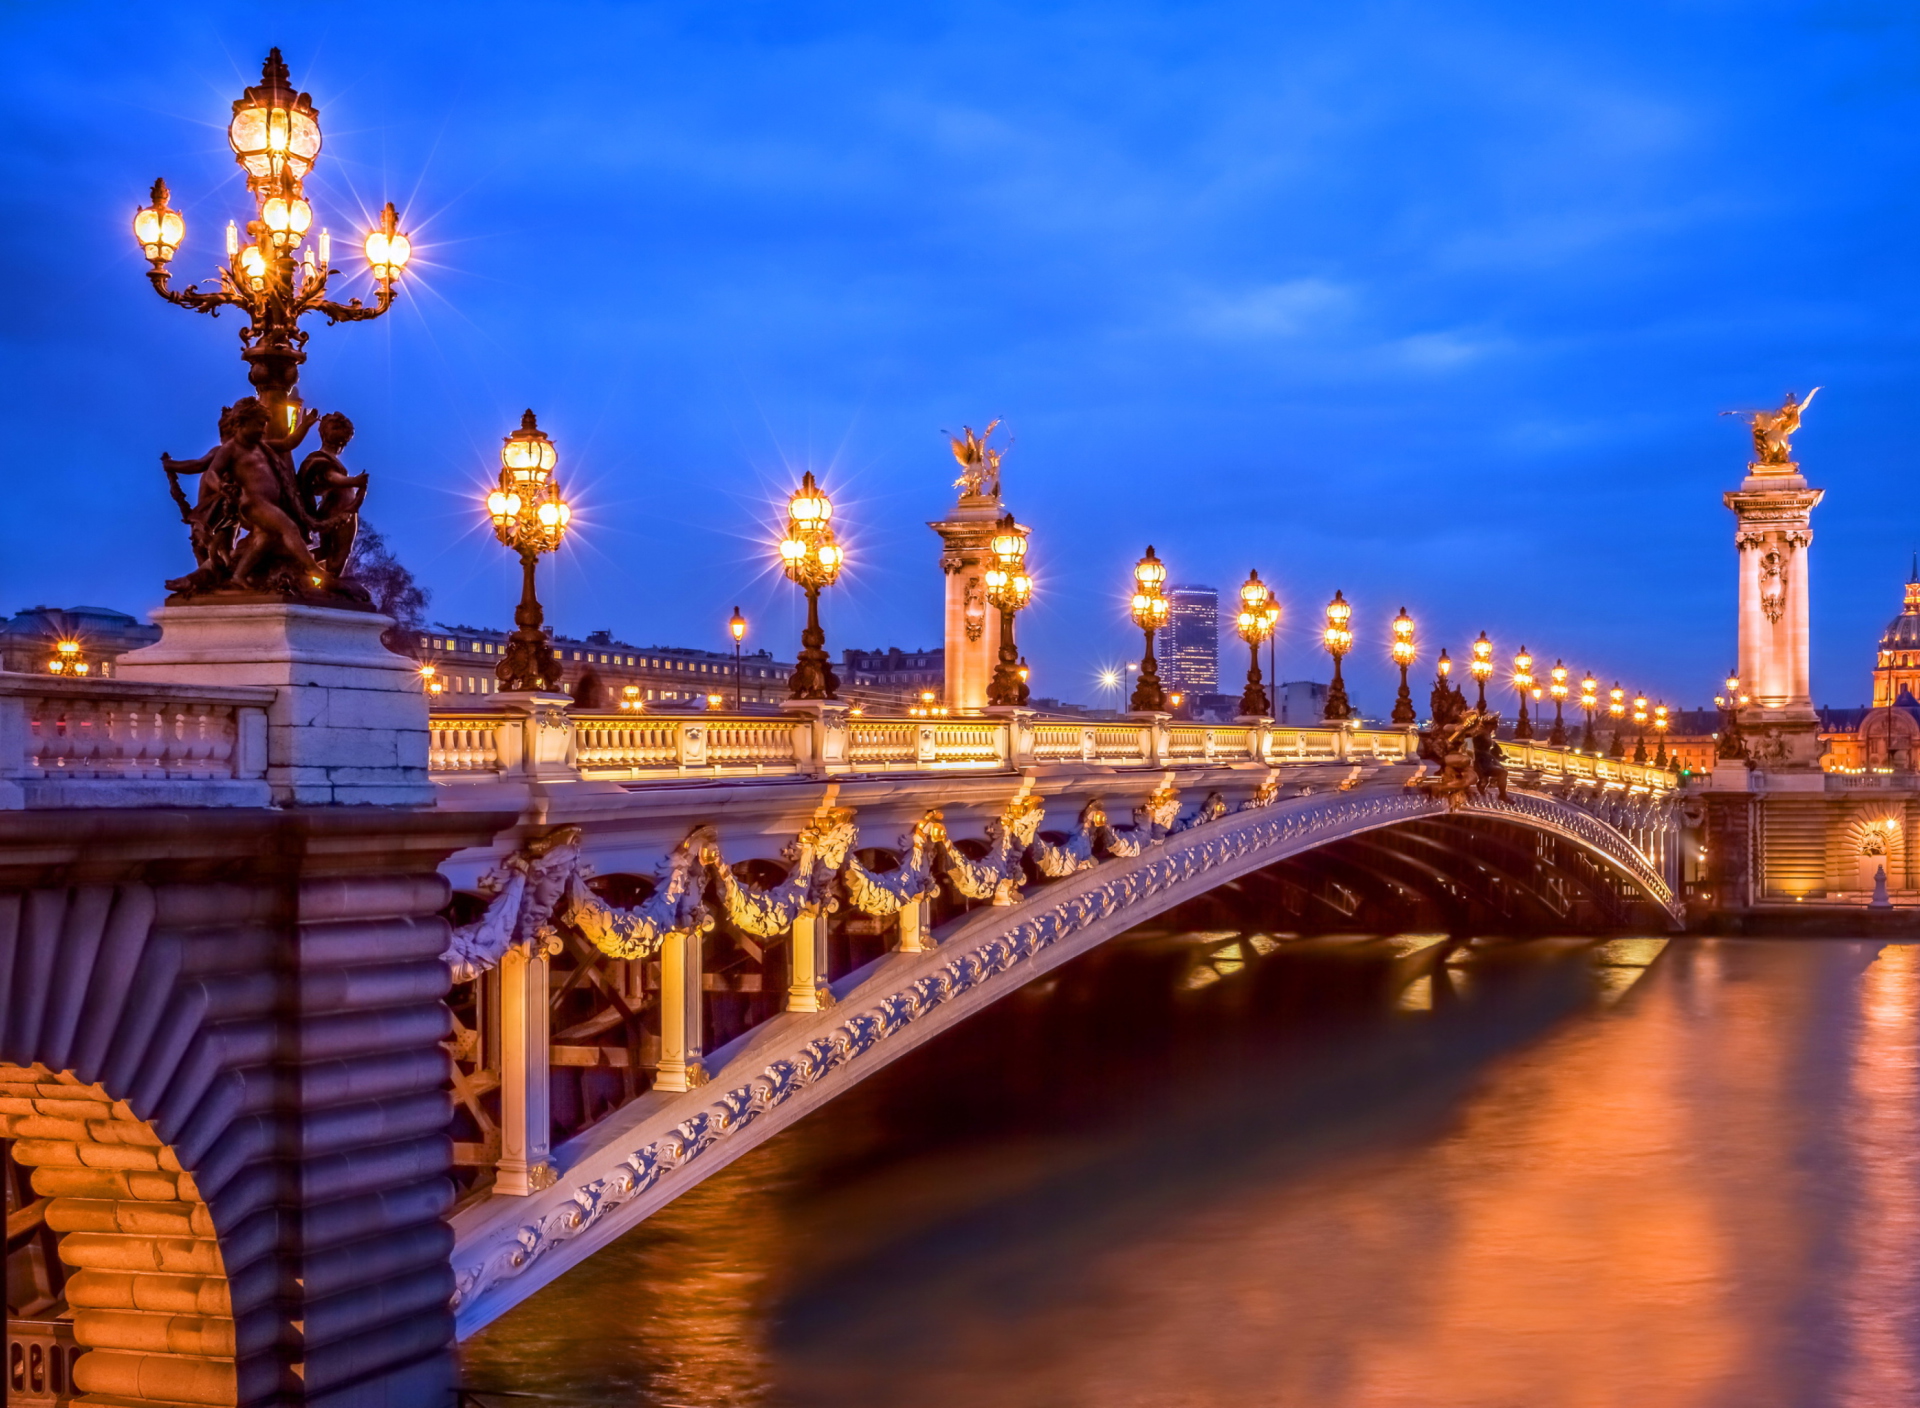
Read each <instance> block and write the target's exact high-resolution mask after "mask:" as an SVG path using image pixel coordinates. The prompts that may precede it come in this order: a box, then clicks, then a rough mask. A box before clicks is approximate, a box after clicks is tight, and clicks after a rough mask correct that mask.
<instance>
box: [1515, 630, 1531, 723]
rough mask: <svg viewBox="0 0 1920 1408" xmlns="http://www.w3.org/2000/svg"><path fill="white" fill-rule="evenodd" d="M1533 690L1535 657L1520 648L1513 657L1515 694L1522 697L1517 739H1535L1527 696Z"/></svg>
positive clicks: (1522, 647)
mask: <svg viewBox="0 0 1920 1408" xmlns="http://www.w3.org/2000/svg"><path fill="white" fill-rule="evenodd" d="M1532 689H1533V657H1532V656H1531V655H1529V654H1527V648H1526V647H1525V646H1524V645H1523V646H1521V647H1520V653H1519V654H1518V655H1515V656H1514V657H1513V692H1514V693H1515V694H1517V695H1519V696H1520V716H1519V717H1518V718H1517V719H1515V720H1514V724H1513V736H1514V737H1515V738H1532V737H1533V720H1532V719H1531V718H1530V717H1528V715H1527V695H1528V693H1529V692H1530V691H1531V690H1532Z"/></svg>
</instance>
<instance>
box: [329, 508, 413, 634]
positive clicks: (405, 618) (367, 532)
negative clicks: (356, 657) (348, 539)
mask: <svg viewBox="0 0 1920 1408" xmlns="http://www.w3.org/2000/svg"><path fill="white" fill-rule="evenodd" d="M343 575H345V576H346V577H348V578H349V579H351V580H353V581H355V582H358V583H359V584H360V585H361V586H363V587H365V588H366V589H367V591H368V593H369V594H370V595H371V596H372V597H373V604H374V607H375V608H376V609H377V610H379V611H380V612H381V613H382V614H383V615H387V616H391V617H393V624H392V625H391V626H389V627H387V629H386V630H384V631H382V632H381V633H380V639H381V641H382V643H383V644H385V646H386V647H387V649H388V650H391V651H392V652H393V653H394V654H395V655H412V654H413V648H412V647H413V639H414V636H415V635H416V634H417V633H418V632H419V630H420V628H421V627H422V626H424V625H425V624H426V621H427V603H428V602H429V601H430V600H432V593H430V592H429V591H428V590H427V589H426V588H425V587H423V586H421V585H420V584H419V583H418V582H416V581H414V580H413V573H411V572H409V571H407V569H406V567H405V566H404V565H402V563H401V561H400V559H399V558H397V557H395V556H394V555H393V550H392V549H391V548H389V547H388V546H387V540H386V539H385V538H383V537H381V536H380V532H379V530H378V529H377V528H375V527H374V526H373V525H372V524H371V523H369V522H367V520H366V519H364V518H363V519H361V520H360V536H359V537H358V538H356V539H354V543H353V555H352V556H351V557H349V558H348V559H347V570H346V572H345V573H344V574H343Z"/></svg>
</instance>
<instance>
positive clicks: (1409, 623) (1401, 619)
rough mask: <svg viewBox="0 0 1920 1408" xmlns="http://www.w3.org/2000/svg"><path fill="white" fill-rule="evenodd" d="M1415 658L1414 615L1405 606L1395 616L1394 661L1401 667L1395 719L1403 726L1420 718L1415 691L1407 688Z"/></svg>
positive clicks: (1394, 698)
mask: <svg viewBox="0 0 1920 1408" xmlns="http://www.w3.org/2000/svg"><path fill="white" fill-rule="evenodd" d="M1413 660H1414V646H1413V617H1411V616H1409V615H1407V608H1406V607H1404V606H1403V607H1401V608H1400V614H1399V615H1398V616H1396V617H1394V618H1393V663H1394V664H1396V665H1398V666H1399V667H1400V692H1399V693H1398V694H1396V695H1395V696H1394V697H1393V721H1394V722H1395V723H1397V724H1399V725H1401V726H1402V727H1405V726H1407V725H1408V724H1413V723H1418V722H1419V719H1420V715H1419V714H1418V713H1417V712H1416V711H1415V710H1414V707H1413V691H1412V690H1410V689H1408V688H1407V667H1408V666H1409V665H1411V664H1412V663H1413ZM1448 664H1449V665H1451V664H1452V662H1451V661H1449V662H1448Z"/></svg>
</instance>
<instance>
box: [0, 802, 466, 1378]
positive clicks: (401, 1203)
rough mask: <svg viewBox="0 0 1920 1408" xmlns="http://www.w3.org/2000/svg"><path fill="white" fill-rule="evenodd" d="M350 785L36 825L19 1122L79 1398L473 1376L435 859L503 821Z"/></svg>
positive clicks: (7, 922)
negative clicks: (61, 1295)
mask: <svg viewBox="0 0 1920 1408" xmlns="http://www.w3.org/2000/svg"><path fill="white" fill-rule="evenodd" d="M339 810H340V811H341V812H343V813H347V812H354V813H356V814H355V815H343V816H340V817H333V816H324V817H319V818H310V817H303V816H297V815H295V816H289V815H285V814H249V813H238V812H236V813H233V814H210V815H206V816H201V815H197V814H196V815H193V816H191V817H188V816H184V815H181V814H159V815H154V816H147V815H142V816H138V817H120V816H119V815H117V814H112V815H109V814H94V813H68V814H63V815H60V816H55V817H45V816H33V817H28V818H26V819H25V821H23V822H22V823H20V826H19V827H18V828H17V829H18V830H19V831H20V832H21V833H22V834H21V835H20V836H15V837H13V838H12V839H13V842H14V848H13V851H12V852H11V853H10V854H11V855H12V856H13V857H14V858H15V859H14V861H13V862H12V863H10V864H9V866H8V867H6V868H5V869H4V870H0V1134H3V1135H4V1137H6V1138H8V1139H10V1140H11V1141H13V1142H12V1145H11V1150H12V1156H13V1158H14V1159H15V1160H16V1161H17V1163H18V1164H19V1165H21V1166H22V1167H23V1168H24V1169H25V1170H27V1171H28V1177H29V1178H30V1180H31V1184H32V1188H33V1192H34V1194H35V1199H34V1209H35V1213H36V1215H40V1216H44V1217H45V1219H46V1225H47V1226H48V1227H49V1229H51V1231H52V1232H53V1233H54V1234H55V1235H57V1237H58V1238H59V1241H58V1251H59V1259H60V1261H61V1263H62V1264H63V1265H64V1266H65V1268H66V1270H67V1273H68V1276H67V1281H66V1285H65V1298H66V1303H67V1310H68V1312H69V1313H70V1314H71V1315H72V1318H73V1330H74V1338H75V1340H76V1341H77V1343H78V1345H79V1346H80V1348H81V1350H82V1353H80V1355H79V1356H78V1359H77V1362H76V1363H75V1365H74V1369H73V1379H74V1383H75V1385H76V1386H77V1388H78V1389H79V1390H81V1391H82V1393H84V1395H85V1396H84V1397H82V1398H81V1399H79V1400H78V1401H80V1402H83V1403H86V1404H89V1405H101V1408H109V1406H110V1405H111V1406H112V1408H121V1406H123V1405H124V1408H133V1405H142V1406H143V1408H152V1405H185V1404H232V1405H237V1406H238V1408H248V1406H249V1405H266V1404H269V1403H271V1404H293V1403H300V1404H313V1405H321V1404H324V1405H329V1408H345V1406H346V1405H349V1404H351V1405H372V1404H382V1405H392V1408H398V1405H401V1404H413V1403H421V1404H426V1403H437V1402H439V1401H440V1400H441V1399H442V1398H444V1397H445V1396H446V1394H447V1391H448V1388H449V1385H450V1380H451V1373H452V1360H451V1353H450V1349H451V1344H452V1334H453V1325H452V1317H451V1313H450V1311H449V1308H448V1297H449V1294H450V1292H451V1290H452V1281H451V1275H450V1272H449V1268H448V1264H447V1255H448V1252H449V1251H450V1249H451V1246H452V1235H451V1233H450V1231H449V1230H448V1228H447V1226H446V1223H445V1220H444V1219H445V1214H446V1212H447V1210H448V1209H449V1207H450V1205H451V1203H452V1198H453V1187H452V1183H451V1180H450V1178H449V1164H450V1146H449V1143H448V1135H447V1124H448V1120H449V1118H450V1114H451V1106H450V1100H449V1097H448V1093H447V1082H448V1072H449V1065H448V1060H447V1055H446V1052H445V1051H444V1049H443V1048H442V1047H441V1046H440V1044H439V1043H440V1042H441V1041H443V1040H444V1039H445V1037H446V1036H447V1033H448V1030H449V1018H448V1014H447V1010H446V1007H445V1005H444V1002H443V1001H442V999H443V997H444V995H445V993H446V991H447V986H448V975H447V970H446V967H445V965H444V964H443V963H442V962H441V961H440V957H439V956H440V954H441V953H442V952H443V951H444V950H445V947H446V942H447V933H448V929H447V925H446V922H445V921H444V920H443V919H442V918H440V917H439V913H438V911H440V910H441V909H442V908H443V907H444V906H445V904H446V902H447V895H448V887H447V884H446V882H445V881H444V880H443V879H441V878H440V877H439V876H438V875H436V874H435V873H433V867H434V866H435V865H436V864H437V863H438V862H439V860H440V859H441V858H443V857H444V856H445V855H446V854H447V853H448V852H449V851H450V850H452V849H454V848H455V847H456V846H457V845H460V844H470V843H471V840H470V836H471V833H472V832H474V831H475V830H477V827H476V826H474V825H473V824H472V823H466V822H463V823H462V824H461V825H460V826H459V827H458V828H455V829H450V828H449V826H448V825H447V824H446V823H445V822H442V821H441V820H439V819H438V818H435V817H431V816H422V817H418V818H415V817H412V816H402V817H397V818H396V817H392V816H386V815H376V813H378V812H379V809H376V808H361V809H350V808H342V809H339ZM483 820H485V821H486V822H487V823H488V824H489V825H495V826H497V825H498V824H499V822H500V821H501V818H498V817H494V816H492V815H489V816H488V817H486V818H483ZM29 824H31V825H30V826H29ZM8 829H9V823H8V821H7V819H6V818H3V817H0V832H5V831H7V830H8ZM29 830H30V835H29V834H28V833H29ZM443 833H444V834H443ZM0 839H4V838H0ZM21 857H24V859H20V858H21Z"/></svg>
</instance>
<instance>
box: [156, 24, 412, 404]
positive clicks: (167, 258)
mask: <svg viewBox="0 0 1920 1408" xmlns="http://www.w3.org/2000/svg"><path fill="white" fill-rule="evenodd" d="M227 141H228V143H229V144H230V145H231V146H232V147H233V156H234V160H235V161H237V162H239V163H240V167H241V169H242V170H243V171H245V172H246V173H247V190H248V192H249V193H250V194H251V195H252V196H253V199H254V207H255V209H254V217H253V218H252V219H251V220H249V221H247V224H246V235H247V242H246V243H244V244H243V243H241V239H240V232H239V230H238V229H237V228H236V227H235V226H234V225H232V224H229V225H228V226H227V263H226V267H224V268H223V269H221V270H220V285H219V287H218V288H214V289H207V290H204V291H203V290H202V289H200V288H199V287H198V286H197V285H189V286H188V287H186V288H184V289H179V290H176V289H174V288H173V287H172V286H171V285H170V283H169V281H168V276H167V265H168V264H169V263H170V262H171V261H172V259H173V256H174V254H175V253H176V252H177V251H178V250H179V248H180V245H181V242H182V241H183V240H184V239H185V238H186V223H185V222H184V221H183V220H182V219H181V217H180V212H179V211H177V210H175V209H173V208H172V206H171V205H169V203H168V201H169V193H168V191H167V183H166V182H165V181H155V182H154V183H153V194H152V204H151V205H147V206H143V207H142V208H141V209H140V210H139V211H138V212H137V213H136V214H135V215H134V217H133V235H134V239H135V240H137V241H138V242H139V245H140V251H141V253H142V254H144V255H146V257H147V262H148V263H149V264H150V265H151V266H152V267H151V268H150V269H149V270H148V271H147V278H148V280H149V282H151V283H152V284H153V288H154V292H156V293H158V294H159V295H160V296H161V297H162V298H164V299H166V300H167V301H168V302H169V303H177V304H179V305H180V306H181V307H182V308H190V309H192V310H193V311H194V312H196V313H218V312H219V311H220V310H221V309H222V308H238V309H240V310H241V311H242V312H243V313H245V314H246V315H247V317H248V319H249V323H248V326H247V327H245V328H243V329H241V332H240V348H241V351H240V356H241V358H242V360H244V361H245V362H246V364H247V379H248V380H249V381H250V382H252V383H253V388H254V392H255V394H256V395H257V396H258V397H259V398H260V401H261V403H262V404H263V405H264V406H265V407H266V409H267V414H268V421H269V424H270V425H271V426H272V427H273V429H274V432H275V433H276V434H285V433H286V432H288V431H292V430H296V429H298V427H299V423H300V398H299V394H298V393H297V392H296V390H295V382H296V381H297V380H298V378H299V375H300V365H301V363H303V362H305V361H306V359H307V354H306V341H307V334H306V333H305V332H303V331H301V328H300V319H301V318H303V317H305V316H306V315H307V314H309V313H319V314H320V315H322V316H323V317H325V318H326V320H327V321H328V322H329V323H345V322H361V321H364V320H365V319H368V318H377V317H379V316H380V315H381V314H382V313H384V312H386V311H387V309H389V308H391V307H392V306H393V286H394V282H395V281H396V280H397V279H398V278H399V277H400V274H401V272H402V271H403V270H404V269H405V268H406V267H407V261H408V259H409V258H410V257H411V256H412V253H413V246H412V243H411V241H409V240H408V238H407V237H406V236H405V235H404V234H402V233H401V232H400V228H399V217H398V214H397V213H396V212H395V210H394V208H393V204H392V202H388V204H387V207H386V209H385V210H384V211H383V212H381V217H380V225H379V228H377V229H375V230H371V231H369V232H368V233H367V235H366V237H365V239H364V240H363V241H362V247H363V249H364V250H365V252H366V256H367V265H368V267H369V268H370V269H371V270H372V272H373V277H374V280H375V282H376V283H377V284H378V285H379V291H378V292H377V293H376V294H375V295H374V300H373V302H372V304H371V305H367V304H363V303H361V301H360V300H359V299H357V298H353V299H349V300H348V301H347V302H345V303H336V302H334V301H333V300H331V299H329V298H328V297H327V296H326V295H327V282H328V280H329V278H330V277H331V276H332V275H333V274H334V273H335V272H336V271H335V270H334V269H333V267H332V253H333V250H332V241H331V239H330V238H329V237H328V235H327V232H326V231H325V230H322V231H321V232H320V234H319V237H318V239H317V240H316V241H315V242H314V244H306V243H304V242H305V240H306V236H307V232H308V231H309V230H310V229H311V228H312V226H313V207H312V206H310V205H309V204H308V203H307V199H306V195H305V191H304V185H305V181H306V176H307V173H308V172H309V171H311V170H312V169H313V164H314V162H315V161H316V160H317V159H318V158H319V155H320V113H319V110H318V109H316V108H315V107H314V105H313V99H312V98H310V97H308V96H307V95H306V94H305V93H296V92H295V91H294V90H293V84H292V81H291V79H290V78H289V77H288V74H287V66H286V64H285V63H284V62H283V61H282V60H281V58H280V51H279V50H278V49H274V50H271V51H269V52H268V54H267V61H266V64H265V65H264V66H263V67H262V69H261V71H260V82H259V83H258V84H257V85H256V86H254V87H252V88H248V89H247V90H246V91H245V92H244V93H242V94H241V95H240V98H239V100H238V101H237V102H235V103H234V105H233V119H232V121H231V122H230V123H228V125H227ZM316 244H317V246H318V248H317V249H316V248H315V245H316Z"/></svg>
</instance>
